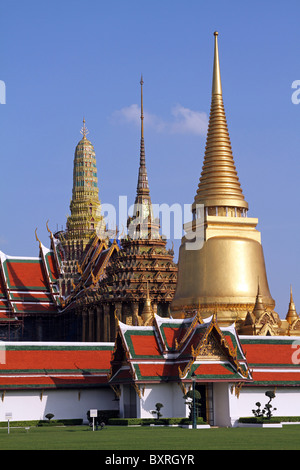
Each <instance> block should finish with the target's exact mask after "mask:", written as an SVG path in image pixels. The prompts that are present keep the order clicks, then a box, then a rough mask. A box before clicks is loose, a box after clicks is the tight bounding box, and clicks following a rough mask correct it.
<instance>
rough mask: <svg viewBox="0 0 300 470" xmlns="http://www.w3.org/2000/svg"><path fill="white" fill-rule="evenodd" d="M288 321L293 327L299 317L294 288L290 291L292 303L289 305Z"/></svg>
mask: <svg viewBox="0 0 300 470" xmlns="http://www.w3.org/2000/svg"><path fill="white" fill-rule="evenodd" d="M285 318H286V320H287V322H288V323H289V324H290V325H291V324H292V323H293V322H294V321H295V320H297V319H298V318H299V317H298V315H297V311H296V307H295V303H294V299H293V292H292V286H291V289H290V303H289V309H288V312H287V314H286V317H285Z"/></svg>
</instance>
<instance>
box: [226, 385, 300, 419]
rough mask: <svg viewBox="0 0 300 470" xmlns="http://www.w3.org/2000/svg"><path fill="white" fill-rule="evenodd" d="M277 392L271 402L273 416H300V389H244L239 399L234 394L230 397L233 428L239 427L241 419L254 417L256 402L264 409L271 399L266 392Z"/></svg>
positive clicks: (271, 387)
mask: <svg viewBox="0 0 300 470" xmlns="http://www.w3.org/2000/svg"><path fill="white" fill-rule="evenodd" d="M267 391H275V395H276V396H275V398H274V399H273V400H272V401H271V405H272V406H273V408H277V410H275V411H274V412H272V414H273V416H300V387H277V388H276V387H274V386H270V387H242V389H241V392H240V395H239V398H237V397H236V396H235V395H234V394H232V395H231V394H230V395H229V397H230V398H229V400H230V417H231V422H232V426H237V424H238V422H237V421H238V419H239V418H240V417H247V416H248V417H252V416H254V415H253V413H252V410H253V409H256V408H257V407H256V405H255V404H256V402H260V403H261V408H264V406H265V404H266V403H268V401H269V398H268V397H266V395H265V392H267Z"/></svg>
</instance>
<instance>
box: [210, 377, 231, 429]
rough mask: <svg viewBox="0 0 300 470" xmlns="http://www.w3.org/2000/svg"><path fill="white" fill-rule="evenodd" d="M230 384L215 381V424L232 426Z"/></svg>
mask: <svg viewBox="0 0 300 470" xmlns="http://www.w3.org/2000/svg"><path fill="white" fill-rule="evenodd" d="M229 393H230V384H228V383H227V382H225V383H223V382H215V383H214V384H213V424H214V426H231V421H230V408H229Z"/></svg>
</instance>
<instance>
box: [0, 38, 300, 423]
mask: <svg viewBox="0 0 300 470" xmlns="http://www.w3.org/2000/svg"><path fill="white" fill-rule="evenodd" d="M143 121H144V114H143V80H141V141H140V158H139V172H138V184H137V191H136V197H135V204H134V210H133V214H132V215H131V216H130V217H129V218H128V226H127V233H126V234H122V236H118V233H117V231H116V233H115V234H114V237H109V236H107V232H106V230H105V225H104V221H103V218H102V216H101V210H100V209H101V206H100V202H99V199H98V190H97V188H96V186H97V182H96V174H97V173H96V167H95V166H94V165H95V154H94V150H93V146H92V144H91V143H90V142H89V141H88V140H87V138H86V133H87V130H86V128H85V123H84V126H83V129H82V132H83V139H82V140H81V141H80V142H79V144H78V146H77V148H76V151H75V159H74V185H73V197H72V202H71V216H70V217H69V218H68V221H67V229H66V231H65V232H64V233H62V232H61V233H57V234H55V235H53V233H52V232H51V231H50V230H49V228H48V230H49V234H50V249H47V248H45V247H44V246H43V245H42V243H41V242H40V240H39V239H38V236H37V232H36V239H37V241H38V242H39V256H38V257H36V258H25V257H12V256H7V255H5V254H4V253H2V252H0V339H1V340H2V341H3V344H2V345H3V346H4V349H2V350H1V348H0V396H1V400H2V403H1V408H0V420H1V421H4V419H5V415H6V413H7V412H10V413H11V412H12V413H13V420H16V421H18V420H19V421H20V420H30V419H32V420H33V419H36V420H39V419H43V418H44V416H45V414H46V413H47V412H51V413H54V414H55V417H56V419H63V418H64V419H66V418H73V419H74V418H78V419H82V420H84V419H86V412H87V410H88V409H89V408H95V409H98V410H102V411H105V413H106V414H110V415H111V416H112V415H113V416H115V415H116V414H118V415H119V416H120V417H125V418H126V417H130V418H134V417H137V418H152V417H153V410H154V408H155V404H156V403H158V402H159V403H161V404H163V408H162V411H163V417H166V418H172V417H176V418H186V417H188V415H189V406H188V404H187V402H186V399H185V397H186V396H187V393H188V392H190V391H191V390H196V391H198V392H199V394H200V395H201V406H200V414H201V417H202V418H203V420H204V421H205V423H206V424H205V427H210V426H239V425H241V423H240V421H239V420H240V417H252V416H253V408H254V407H255V404H256V403H257V402H261V403H264V400H266V399H265V396H266V394H267V396H269V397H270V396H271V397H273V398H274V405H275V407H276V413H275V416H278V417H280V416H281V417H282V418H281V420H284V419H287V418H289V417H295V416H296V417H300V400H299V397H300V350H299V345H300V342H299V336H300V318H299V315H298V314H297V311H296V306H295V303H294V300H293V293H292V288H291V290H290V301H289V305H288V307H287V312H286V314H285V317H284V318H281V317H280V316H279V315H278V313H277V312H276V311H275V301H274V300H273V297H272V295H271V293H270V289H269V285H268V280H267V273H266V267H265V261H264V254H263V249H262V244H261V235H260V232H259V231H258V230H257V229H256V226H257V223H258V220H257V219H256V218H249V217H248V214H247V213H248V203H247V202H246V200H245V197H244V194H243V192H242V188H241V185H240V183H239V178H238V174H237V170H236V166H235V162H234V159H233V154H232V150H231V144H230V138H229V132H228V128H227V122H226V116H225V111H224V105H223V96H222V86H221V75H220V64H219V52H218V33H214V67H213V85H212V100H211V112H210V119H209V127H208V132H207V142H206V148H205V155H204V162H203V168H202V173H201V176H200V181H199V185H198V189H197V192H196V195H195V199H194V203H193V205H192V212H193V220H192V222H190V223H188V224H186V225H185V227H184V228H185V235H184V237H183V238H182V243H181V247H180V252H179V261H178V266H177V265H176V264H175V263H174V261H173V251H172V250H167V249H166V240H165V239H164V238H163V237H162V236H161V235H160V233H159V228H160V227H159V222H158V221H157V220H156V219H155V218H154V215H153V210H152V202H151V197H150V189H149V183H148V177H147V169H146V158H145V145H144V122H143ZM47 227H48V225H47ZM67 283H69V284H68V285H67ZM63 286H64V287H63ZM2 352H4V354H2ZM4 356H5V357H4ZM274 411H275V410H274ZM283 417H284V418H283ZM299 420H300V418H299ZM280 425H281V424H280Z"/></svg>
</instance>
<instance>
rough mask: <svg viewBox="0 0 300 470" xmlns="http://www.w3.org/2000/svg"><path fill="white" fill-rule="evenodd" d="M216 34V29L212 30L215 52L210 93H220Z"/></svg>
mask: <svg viewBox="0 0 300 470" xmlns="http://www.w3.org/2000/svg"><path fill="white" fill-rule="evenodd" d="M218 35H219V33H218V32H217V31H215V32H214V36H215V54H214V71H213V84H212V94H213V95H222V84H221V72H220V61H219V48H218Z"/></svg>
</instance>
